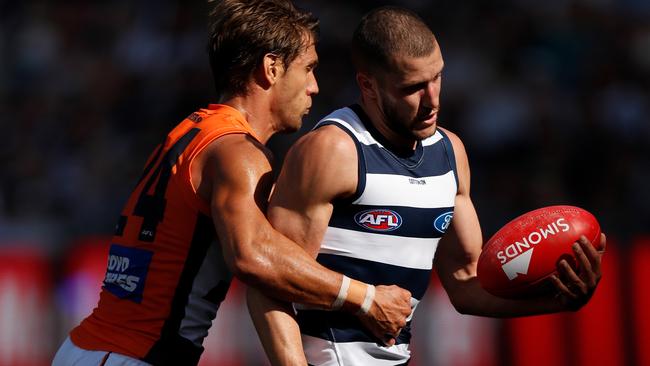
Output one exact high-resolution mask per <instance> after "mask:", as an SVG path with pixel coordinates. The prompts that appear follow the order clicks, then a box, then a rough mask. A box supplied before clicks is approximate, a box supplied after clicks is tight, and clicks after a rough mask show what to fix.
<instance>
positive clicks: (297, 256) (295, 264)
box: [231, 234, 367, 313]
mask: <svg viewBox="0 0 650 366" xmlns="http://www.w3.org/2000/svg"><path fill="white" fill-rule="evenodd" d="M252 243H255V244H254V245H253V244H252ZM240 248H246V249H241V250H240V251H239V252H238V254H236V255H235V256H234V260H233V263H232V265H231V268H232V269H233V271H234V274H235V276H237V277H238V278H239V279H241V280H242V281H243V282H244V283H246V284H248V285H250V286H253V287H256V288H257V289H259V290H260V291H261V292H262V293H264V294H265V295H267V296H269V297H273V298H276V299H279V300H282V301H286V302H295V303H301V304H305V305H310V306H313V307H319V308H325V309H330V308H332V306H333V305H335V302H336V300H337V299H339V298H340V300H339V302H338V305H337V306H336V307H341V308H342V309H343V310H346V311H349V312H353V313H354V312H356V311H358V310H359V309H360V308H361V306H362V304H363V303H364V300H365V295H366V289H367V285H366V284H365V283H363V282H359V281H356V280H350V282H349V283H348V284H347V285H346V286H343V284H344V281H343V278H344V276H343V275H341V274H339V273H337V272H334V271H331V270H329V269H327V268H325V267H324V266H322V265H320V264H319V263H318V262H316V261H315V260H314V258H313V257H312V256H311V255H309V254H308V253H307V252H305V251H304V250H303V249H302V248H301V247H299V246H298V245H297V244H295V243H293V242H292V241H290V240H288V239H287V238H286V237H284V236H282V235H280V234H276V235H264V236H262V237H261V238H260V237H259V236H258V237H257V238H256V239H254V240H252V242H251V244H250V245H243V244H242V245H240Z"/></svg>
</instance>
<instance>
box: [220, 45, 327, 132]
mask: <svg viewBox="0 0 650 366" xmlns="http://www.w3.org/2000/svg"><path fill="white" fill-rule="evenodd" d="M304 44H305V47H303V49H302V51H301V52H300V54H299V55H298V56H297V57H296V58H295V59H294V60H293V61H291V62H290V63H289V65H288V66H286V65H284V62H283V61H282V58H281V57H279V56H278V55H275V54H273V53H267V54H266V55H264V58H263V59H262V61H261V65H260V67H259V68H258V69H257V70H256V71H255V73H254V74H253V76H252V78H251V82H250V83H249V85H248V87H247V89H246V92H245V93H242V94H239V95H226V96H225V97H224V100H223V101H222V103H223V104H226V105H229V106H231V107H233V108H235V109H237V110H239V111H240V112H241V113H242V115H243V116H244V118H245V119H246V121H247V122H248V124H249V125H250V126H251V128H252V129H253V131H255V135H256V136H257V138H258V139H259V141H260V142H262V143H263V144H266V142H267V141H268V139H269V138H270V137H271V136H273V135H274V134H275V133H277V132H287V133H288V132H295V131H297V130H299V129H300V126H301V125H302V119H303V117H304V116H305V115H307V114H308V113H309V109H310V108H311V105H312V100H311V99H312V96H314V95H316V94H318V83H317V82H316V76H315V75H314V70H315V68H316V66H317V65H318V55H317V54H316V46H315V43H314V40H313V38H312V37H311V36H307V35H306V36H305V39H304Z"/></svg>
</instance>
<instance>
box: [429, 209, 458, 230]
mask: <svg viewBox="0 0 650 366" xmlns="http://www.w3.org/2000/svg"><path fill="white" fill-rule="evenodd" d="M452 217H454V211H448V212H445V213H443V214H440V215H439V216H438V217H436V219H435V220H433V227H434V228H436V230H438V232H440V233H441V234H444V233H445V232H446V231H447V229H449V224H451V219H452Z"/></svg>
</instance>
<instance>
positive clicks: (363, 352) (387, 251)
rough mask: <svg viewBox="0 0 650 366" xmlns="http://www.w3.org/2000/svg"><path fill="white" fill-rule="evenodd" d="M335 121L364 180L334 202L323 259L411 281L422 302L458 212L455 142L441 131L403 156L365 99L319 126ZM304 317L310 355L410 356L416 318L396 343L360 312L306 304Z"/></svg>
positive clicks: (372, 276) (352, 270)
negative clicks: (373, 329) (379, 335)
mask: <svg viewBox="0 0 650 366" xmlns="http://www.w3.org/2000/svg"><path fill="white" fill-rule="evenodd" d="M328 125H334V126H336V127H338V128H340V129H341V130H342V131H345V133H347V134H348V135H349V136H350V138H352V140H353V141H354V143H355V146H356V149H357V161H358V169H359V173H358V174H359V179H358V183H357V189H356V193H355V194H354V195H353V196H351V197H349V198H347V199H345V200H340V201H336V202H334V205H333V206H334V207H333V211H332V216H331V218H330V220H329V224H328V227H327V230H326V232H325V235H324V237H323V240H322V243H321V247H320V250H319V253H318V257H317V260H318V262H320V263H321V264H323V265H325V266H326V267H328V268H330V269H333V270H335V271H337V272H340V273H343V274H345V275H347V276H349V277H351V278H355V279H358V280H361V281H364V282H366V283H371V284H386V283H390V284H396V285H398V286H400V287H402V288H405V289H407V290H409V291H411V294H412V299H411V304H412V306H413V308H414V309H415V307H416V306H417V304H418V302H419V301H420V300H421V299H422V297H423V295H424V292H425V290H426V288H427V285H428V283H429V278H430V277H431V269H432V264H433V258H434V255H435V252H436V248H437V245H438V241H439V240H440V238H441V236H442V234H444V232H445V231H446V230H447V228H448V226H449V223H450V220H451V218H452V216H453V210H454V200H455V197H456V192H457V189H458V188H457V187H458V185H457V173H456V171H455V170H456V168H455V166H456V163H455V158H454V153H453V149H452V147H451V142H450V141H449V138H448V137H447V136H446V134H445V133H444V132H443V131H441V130H437V131H436V132H435V133H434V134H433V136H431V137H428V138H426V139H425V140H422V141H418V142H417V145H416V147H415V150H414V151H412V153H411V154H409V155H408V156H400V155H397V154H396V153H395V152H392V151H391V150H389V149H387V148H386V147H384V145H383V144H382V143H381V142H380V141H378V140H381V139H382V138H381V135H380V134H379V133H378V132H377V131H375V130H374V129H373V127H372V123H370V121H369V120H368V117H367V116H366V115H365V113H364V112H363V109H362V108H361V107H360V106H359V105H353V106H351V107H349V108H343V109H339V110H337V111H335V112H333V113H332V114H330V115H329V116H327V117H325V118H324V119H323V120H322V121H321V122H320V123H319V124H318V125H317V126H316V128H320V127H322V126H328ZM298 324H299V325H300V330H301V332H302V340H303V345H304V348H305V352H306V355H307V359H308V360H309V362H312V363H315V364H321V363H323V361H325V360H326V359H328V358H329V355H323V350H324V349H336V353H337V357H338V358H340V359H341V364H374V363H373V362H377V359H387V358H389V359H390V360H391V361H390V362H387V363H386V364H391V365H393V364H400V363H404V362H406V361H407V360H408V359H409V355H410V352H409V350H408V343H409V340H410V338H411V333H410V319H409V322H408V323H407V326H406V327H405V328H404V329H403V330H402V331H401V333H400V334H399V336H398V337H397V342H396V345H394V346H392V347H382V346H381V345H379V344H377V340H376V339H375V338H374V337H373V336H372V335H371V334H370V333H369V332H368V331H366V330H365V329H364V328H363V326H362V325H361V323H360V322H359V320H358V318H356V317H354V316H350V315H349V314H345V313H341V312H330V311H323V310H301V311H300V312H299V313H298ZM323 356H324V357H323ZM345 360H347V361H348V362H345Z"/></svg>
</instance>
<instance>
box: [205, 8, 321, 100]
mask: <svg viewBox="0 0 650 366" xmlns="http://www.w3.org/2000/svg"><path fill="white" fill-rule="evenodd" d="M306 35H307V36H310V37H311V38H312V39H313V41H314V42H316V39H317V36H318V19H316V18H315V17H314V16H313V15H312V14H311V13H308V12H304V11H301V10H298V9H296V7H294V5H293V4H292V3H291V1H288V0H217V1H216V4H215V6H214V8H213V9H212V11H211V12H210V43H209V45H208V53H209V55H210V67H211V68H212V73H213V76H214V81H215V84H216V85H215V86H216V89H217V93H218V94H219V95H220V96H222V95H223V94H232V95H241V94H245V93H246V87H247V85H248V82H249V80H250V78H251V76H252V74H253V71H254V70H255V68H256V67H257V66H258V65H259V64H260V62H262V60H263V58H264V55H266V54H267V53H273V54H275V55H277V56H278V57H280V59H281V60H282V61H283V63H284V65H285V67H288V65H289V64H291V62H293V60H294V59H295V58H296V57H297V56H298V55H299V54H300V53H301V52H302V50H304V48H305V47H307V46H309V45H307V44H305V40H306V38H305V36H306Z"/></svg>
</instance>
